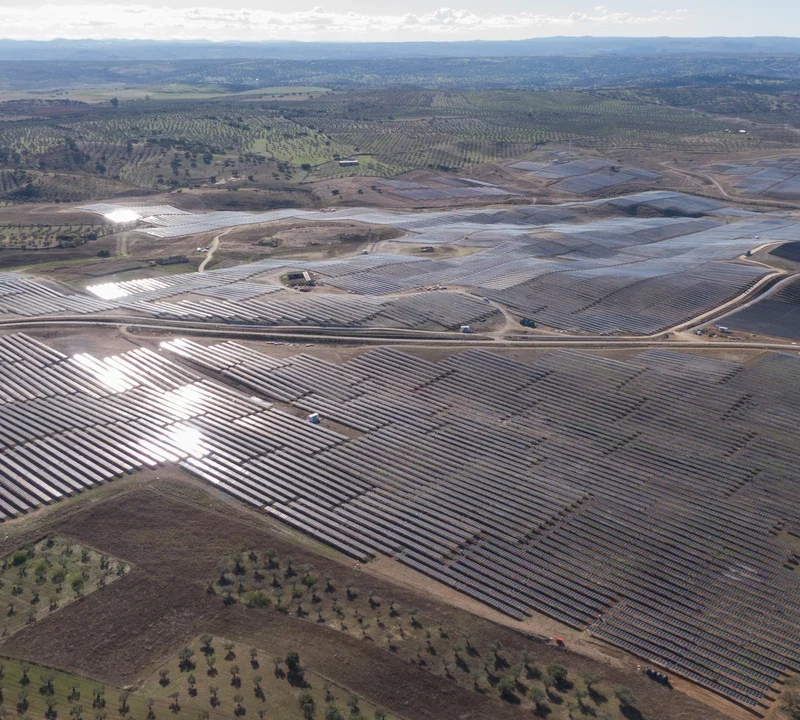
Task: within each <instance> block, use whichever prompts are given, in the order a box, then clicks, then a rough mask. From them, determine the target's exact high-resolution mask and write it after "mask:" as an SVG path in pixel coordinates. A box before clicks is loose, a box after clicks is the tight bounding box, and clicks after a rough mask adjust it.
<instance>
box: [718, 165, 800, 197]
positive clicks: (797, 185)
mask: <svg viewBox="0 0 800 720" xmlns="http://www.w3.org/2000/svg"><path fill="white" fill-rule="evenodd" d="M709 170H710V171H711V172H713V173H717V174H720V175H724V176H725V177H727V178H731V179H733V180H735V181H736V183H735V185H734V187H736V188H738V189H739V190H743V191H744V192H745V193H746V194H748V195H767V196H770V197H776V198H786V199H787V200H796V199H797V198H798V197H800V158H797V157H792V156H788V157H780V158H769V159H766V160H756V161H753V162H750V163H731V164H723V163H718V164H716V165H712V166H711V167H710V168H709Z"/></svg>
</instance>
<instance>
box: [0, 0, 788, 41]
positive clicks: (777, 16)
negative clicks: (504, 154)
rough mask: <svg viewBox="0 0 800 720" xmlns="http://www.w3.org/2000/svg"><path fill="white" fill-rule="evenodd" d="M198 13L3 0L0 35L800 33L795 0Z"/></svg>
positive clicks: (184, 2)
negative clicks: (790, 30)
mask: <svg viewBox="0 0 800 720" xmlns="http://www.w3.org/2000/svg"><path fill="white" fill-rule="evenodd" d="M214 1H215V2H216V4H208V5H206V6H203V7H197V6H193V5H192V3H191V0H164V1H163V2H158V3H156V2H153V3H148V2H139V3H136V4H131V5H126V4H122V3H105V2H100V1H99V0H98V1H93V0H81V1H80V2H75V1H74V0H52V1H51V2H49V3H46V4H41V5H31V4H29V3H26V2H24V1H23V0H7V2H6V3H5V7H4V12H3V14H4V22H3V27H2V29H0V37H2V38H3V39H16V40H50V39H56V38H63V39H96V40H103V39H152V40H216V41H225V40H227V41H230V40H241V41H261V40H284V41H289V40H302V41H393V42H398V41H421V40H435V41H441V40H478V39H481V40H520V39H528V38H537V37H549V36H554V35H558V36H570V37H578V36H587V35H588V36H597V37H610V36H617V37H649V36H673V37H711V36H714V37H720V36H728V37H754V36H781V35H785V33H786V29H787V28H791V27H800V4H795V5H793V6H790V5H789V4H787V3H785V2H782V1H781V0H765V2H763V3H761V4H760V6H759V12H758V13H757V14H753V13H752V11H751V9H750V6H749V5H746V4H745V3H744V2H743V0H732V1H731V2H726V3H722V2H719V1H718V0H714V1H711V0H673V1H672V2H669V3H667V4H661V3H659V4H658V5H655V4H654V5H653V6H643V4H642V3H640V2H638V3H637V2H633V1H632V0H622V1H620V2H615V3H613V4H609V5H594V4H591V3H581V2H576V3H574V4H569V5H566V6H565V5H564V4H562V3H558V2H556V1H555V0H545V1H544V2H538V3H536V4H534V5H533V6H532V7H531V5H530V4H528V3H524V2H522V0H500V2H497V3H494V4H493V5H492V7H491V9H490V10H487V8H486V6H485V5H482V4H481V3H480V2H477V0H468V1H466V2H462V3H460V5H459V6H458V7H454V8H453V7H439V8H436V7H431V6H430V5H429V4H427V3H424V2H422V0H410V1H409V2H408V3H405V4H404V5H403V8H402V11H399V10H398V9H397V7H396V6H394V5H391V4H389V3H386V2H379V3H367V2H366V1H365V0H355V1H354V2H343V0H333V2H329V3H326V4H325V5H324V6H321V5H317V6H313V5H310V4H309V5H308V6H305V7H300V8H298V9H292V10H286V9H284V8H283V7H281V6H273V7H264V6H263V5H260V4H255V3H253V4H252V5H250V6H238V7H231V6H230V5H224V4H222V3H220V2H219V0H212V2H214Z"/></svg>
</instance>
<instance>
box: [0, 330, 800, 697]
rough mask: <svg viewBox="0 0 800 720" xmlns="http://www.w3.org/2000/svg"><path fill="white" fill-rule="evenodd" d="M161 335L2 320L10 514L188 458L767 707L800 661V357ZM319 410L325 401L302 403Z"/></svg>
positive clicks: (3, 492)
mask: <svg viewBox="0 0 800 720" xmlns="http://www.w3.org/2000/svg"><path fill="white" fill-rule="evenodd" d="M162 351H163V352H161V353H156V352H153V351H150V350H147V349H145V348H139V349H135V350H132V351H130V352H127V353H122V354H120V355H116V356H112V357H109V358H105V359H103V360H100V359H98V358H95V357H93V356H90V355H88V354H80V355H75V356H72V357H68V356H66V355H64V354H62V353H60V352H57V351H55V350H53V349H52V348H50V347H48V346H47V345H44V344H43V343H41V342H39V341H37V340H35V339H33V338H30V337H28V336H25V335H19V334H17V335H6V336H1V337H0V379H1V380H2V382H0V406H1V407H2V412H0V447H2V452H1V453H0V518H2V519H6V518H9V517H14V516H16V515H18V514H19V513H23V512H26V511H28V510H30V509H32V508H35V507H38V506H40V505H42V504H46V503H50V502H53V501H57V500H59V499H60V498H63V497H66V496H68V495H71V494H73V493H76V492H80V491H82V490H84V489H87V488H90V487H93V486H95V485H97V484H98V483H102V482H106V481H108V480H112V479H114V478H118V477H121V476H123V475H125V474H126V473H130V472H134V471H136V470H138V469H143V468H155V467H158V466H161V465H164V464H176V463H177V464H180V465H181V466H182V467H184V468H185V469H186V470H188V471H189V472H191V473H193V474H195V475H197V476H198V477H201V478H204V479H205V480H207V481H208V482H210V483H212V484H213V485H214V486H215V487H217V488H219V489H221V490H224V491H225V492H227V493H229V494H231V495H232V496H234V497H236V498H238V499H240V500H242V501H244V502H246V503H248V504H250V505H252V506H254V507H257V508H261V509H263V510H264V511H265V512H267V513H269V514H271V515H273V516H275V517H277V518H280V519H281V520H283V521H284V522H286V523H288V524H290V525H292V526H293V527H295V528H297V529H300V530H302V531H304V532H306V533H308V534H310V535H312V536H314V537H316V538H318V539H320V540H322V541H324V542H326V543H328V544H330V545H332V546H333V547H336V548H338V549H339V550H341V551H343V552H345V553H347V554H349V555H351V556H353V557H357V558H362V559H367V558H369V557H370V556H374V555H377V554H385V555H388V556H391V557H394V558H396V559H397V560H398V561H399V562H401V563H404V564H406V565H408V566H410V567H413V568H415V569H417V570H419V571H421V572H423V573H426V574H428V575H429V576H431V577H433V578H435V579H437V580H439V581H441V582H443V583H445V584H447V585H449V586H450V587H453V588H455V589H457V590H459V591H461V592H463V593H465V594H467V595H469V596H471V597H474V598H476V599H479V600H481V601H482V602H484V603H486V604H488V605H490V606H492V607H494V608H496V609H498V610H500V611H502V612H505V613H507V614H509V615H511V616H513V617H517V618H523V617H525V616H526V615H530V614H532V613H534V612H540V613H544V614H546V615H549V616H551V617H554V618H556V619H558V620H560V621H562V622H564V623H566V624H568V625H570V626H573V627H576V628H582V629H588V630H589V632H591V633H592V634H594V635H595V636H598V637H601V638H603V639H605V640H607V641H608V642H610V643H612V644H614V645H617V646H619V647H622V648H624V649H626V650H628V651H630V652H632V653H633V654H635V655H637V656H638V657H641V658H643V659H646V660H647V661H648V662H652V663H655V664H658V665H659V666H662V667H665V668H667V669H669V670H670V671H671V672H673V673H676V674H680V675H683V676H685V677H687V678H689V679H691V680H693V681H695V682H696V683H698V684H700V685H702V686H704V687H707V688H709V689H711V690H713V691H715V692H717V693H719V694H721V695H724V696H725V697H727V698H729V699H731V700H733V701H735V702H738V703H740V704H742V705H744V706H747V707H757V706H758V705H759V704H765V703H767V702H768V701H769V699H770V698H771V697H772V696H773V689H774V688H775V687H776V684H777V683H778V682H779V681H780V680H781V679H782V678H783V677H784V676H785V675H787V674H788V673H793V672H797V671H800V622H798V621H800V577H798V575H797V573H796V572H794V570H795V569H796V568H797V567H798V565H799V564H800V563H799V561H798V557H797V555H796V553H795V551H794V550H793V548H792V546H790V545H788V544H786V543H785V542H784V541H783V540H781V539H779V536H780V533H782V532H792V533H795V534H797V535H800V502H799V501H800V496H799V495H800V489H798V488H800V485H798V483H797V467H796V429H797V427H798V426H800V386H799V385H798V383H797V377H798V373H800V357H798V355H797V354H792V355H788V354H774V355H770V356H766V357H763V358H761V359H759V360H758V361H757V362H755V363H753V364H751V365H748V366H741V365H738V364H736V363H732V362H725V361H718V360H714V359H710V358H708V357H704V356H698V355H692V354H685V353H679V352H673V351H668V350H651V351H647V352H643V353H641V354H639V355H637V356H635V357H633V358H631V359H630V360H628V361H616V360H610V359H607V358H602V357H599V356H595V355H589V354H583V353H579V352H573V351H557V352H551V353H548V354H546V355H544V356H542V357H539V358H538V359H536V360H534V361H531V362H522V361H518V360H514V359H510V358H508V357H505V356H503V355H499V354H494V353H491V352H488V351H485V350H469V351H465V352H461V353H458V354H454V355H452V356H450V357H448V358H446V359H444V360H442V361H440V362H438V363H432V362H428V361H426V360H422V359H420V358H418V357H416V356H412V355H408V354H405V353H401V352H399V351H396V350H392V349H389V348H381V349H376V350H370V351H367V352H365V353H363V354H361V355H359V356H357V357H354V358H352V359H351V360H349V361H347V362H345V363H342V364H333V363H329V362H326V361H324V360H321V359H319V358H316V357H313V356H310V355H305V354H300V355H296V356H293V357H287V358H274V357H271V356H269V355H267V354H265V353H261V352H259V351H257V350H254V349H252V348H250V347H247V346H244V345H240V344H237V343H234V342H222V343H216V344H212V345H209V346H205V345H202V344H200V343H197V342H193V341H188V340H184V339H178V340H173V341H170V342H166V343H163V344H162ZM200 370H202V371H203V373H202V374H201V373H200V372H199V371H200ZM207 375H216V376H217V379H214V380H212V379H209V378H208V377H207ZM223 383H224V384H223ZM237 387H241V388H242V389H244V390H245V392H242V391H240V390H239V389H237ZM254 393H255V395H254ZM270 401H279V402H281V403H285V404H286V406H287V407H288V408H289V409H290V410H291V412H284V411H281V410H278V409H277V408H276V407H274V406H272V405H271V404H270ZM309 412H319V413H321V414H322V417H323V424H322V425H321V426H317V425H313V424H310V423H307V422H305V421H304V420H303V419H301V418H298V417H297V416H296V415H295V414H292V413H297V414H301V415H302V414H305V413H309ZM328 424H333V426H334V427H344V428H349V429H350V432H349V433H348V434H345V433H343V432H338V431H336V430H335V429H333V428H332V427H328V426H327V425H328ZM780 537H782V536H780Z"/></svg>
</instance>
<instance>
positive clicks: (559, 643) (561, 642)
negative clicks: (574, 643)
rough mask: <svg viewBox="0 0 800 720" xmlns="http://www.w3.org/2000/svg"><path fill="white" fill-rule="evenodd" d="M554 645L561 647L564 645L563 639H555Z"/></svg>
mask: <svg viewBox="0 0 800 720" xmlns="http://www.w3.org/2000/svg"><path fill="white" fill-rule="evenodd" d="M556 644H558V645H563V644H564V638H560V637H557V638H556Z"/></svg>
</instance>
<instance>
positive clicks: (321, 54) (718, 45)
mask: <svg viewBox="0 0 800 720" xmlns="http://www.w3.org/2000/svg"><path fill="white" fill-rule="evenodd" d="M687 54H689V55H696V54H711V55H800V38H790V37H753V38H727V37H711V38H673V37H658V38H614V37H611V38H600V37H548V38H534V39H530V40H510V41H469V42H465V41H457V42H403V43H389V42H387V43H332V42H258V43H240V42H222V43H219V42H172V41H150V40H50V41H46V42H36V41H19V40H0V60H4V61H23V60H28V61H30V60H49V61H65V60H76V61H84V62H91V61H113V60H119V61H140V60H148V61H165V60H166V61H175V60H227V59H242V58H248V59H276V60H332V59H369V58H377V59H386V58H445V57H464V58H480V57H552V56H565V55H569V56H598V55H623V56H632V55H687Z"/></svg>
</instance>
